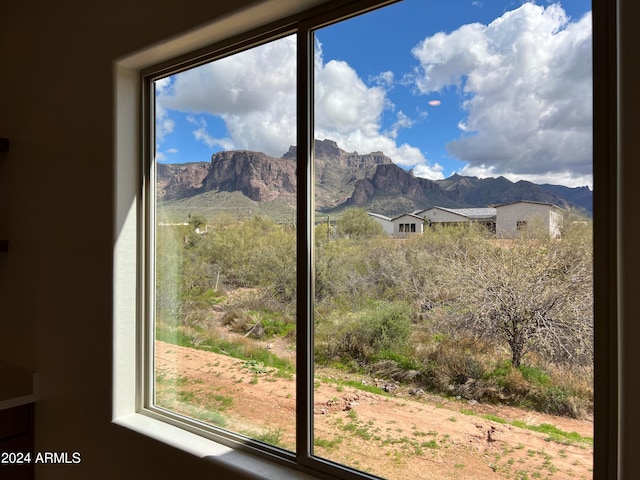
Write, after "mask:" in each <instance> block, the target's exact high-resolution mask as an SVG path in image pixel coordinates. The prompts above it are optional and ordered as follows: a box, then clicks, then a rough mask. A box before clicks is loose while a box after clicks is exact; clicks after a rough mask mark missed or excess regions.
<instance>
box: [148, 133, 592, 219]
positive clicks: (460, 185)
mask: <svg viewBox="0 0 640 480" xmlns="http://www.w3.org/2000/svg"><path fill="white" fill-rule="evenodd" d="M296 153H297V152H296V148H295V147H291V148H290V149H289V151H288V152H287V153H285V154H284V155H283V156H282V157H281V158H276V157H271V156H269V155H266V154H264V153H260V152H251V151H228V152H218V153H216V154H214V155H213V156H212V157H211V162H210V163H204V162H202V163H188V164H170V165H168V164H159V165H158V170H157V189H156V192H157V196H158V200H159V202H160V203H170V204H174V205H180V204H184V205H187V204H188V205H190V206H191V208H194V207H195V206H197V205H198V204H199V203H203V205H205V203H206V206H207V208H215V205H216V202H218V199H219V198H223V196H222V195H217V194H218V193H219V194H222V193H223V192H226V193H228V192H239V193H241V194H242V195H243V196H245V197H246V198H247V199H249V200H251V201H252V202H258V203H264V202H274V201H277V203H278V204H279V205H289V206H290V207H295V202H296V200H295V194H296V183H297V179H296ZM315 176H316V185H315V201H316V209H317V210H318V211H321V212H322V211H325V212H332V211H339V210H342V209H344V208H347V207H351V206H358V207H362V208H365V209H367V210H370V211H375V212H378V213H383V214H386V215H396V214H399V213H405V212H408V211H412V210H418V209H424V208H429V207H432V206H435V205H437V206H442V207H457V208H462V207H486V206H489V205H497V204H501V203H511V202H515V201H519V200H530V201H538V202H547V203H553V204H556V205H558V206H561V207H571V208H577V209H581V210H584V211H585V212H586V213H587V214H590V212H591V210H592V192H591V190H590V189H589V188H588V187H579V188H569V187H564V186H559V185H537V184H534V183H531V182H526V181H519V182H515V183H514V182H511V181H509V180H508V179H506V178H504V177H498V178H477V177H465V176H461V175H457V174H456V175H452V176H451V177H449V178H447V179H445V180H435V181H434V180H428V179H425V178H419V177H415V176H414V175H413V172H410V171H409V172H407V171H406V170H404V169H402V168H400V167H398V166H397V165H396V164H394V163H393V161H392V160H391V159H390V158H389V157H387V156H385V155H384V154H383V153H382V152H373V153H369V154H364V155H361V154H358V153H357V152H352V153H349V152H345V151H344V150H342V149H340V148H339V147H338V145H337V144H336V143H335V142H334V141H332V140H316V142H315ZM205 193H207V195H206V196H205V195H203V194H205ZM229 198H230V197H229V196H228V195H226V196H224V199H225V200H224V201H225V202H228V199H229ZM234 198H237V196H236V197H234ZM225 208H228V204H227V205H226V206H225Z"/></svg>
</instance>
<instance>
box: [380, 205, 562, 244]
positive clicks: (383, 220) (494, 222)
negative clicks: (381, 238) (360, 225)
mask: <svg viewBox="0 0 640 480" xmlns="http://www.w3.org/2000/svg"><path fill="white" fill-rule="evenodd" d="M563 212H564V210H563V209H562V208H560V207H558V206H556V205H553V204H552V203H543V202H532V201H527V200H523V201H519V202H513V203H506V204H503V205H498V206H496V207H495V208H494V207H486V208H445V207H431V208H428V209H426V210H417V211H415V212H412V213H404V214H402V215H398V216H396V217H386V216H384V215H380V214H378V213H371V212H368V213H369V216H371V218H373V219H374V220H375V221H377V222H378V223H380V225H382V228H383V229H384V231H385V232H386V233H387V234H389V235H394V236H406V235H407V234H409V233H423V231H424V225H425V224H426V225H427V226H435V225H458V224H461V223H471V222H473V223H477V224H480V225H484V226H486V227H487V228H488V229H489V231H491V232H493V233H495V234H496V236H497V237H498V238H514V237H516V236H518V232H521V231H524V230H526V229H527V228H543V229H545V230H546V231H547V232H549V235H550V236H551V237H552V238H557V237H559V236H560V233H561V229H562V219H563Z"/></svg>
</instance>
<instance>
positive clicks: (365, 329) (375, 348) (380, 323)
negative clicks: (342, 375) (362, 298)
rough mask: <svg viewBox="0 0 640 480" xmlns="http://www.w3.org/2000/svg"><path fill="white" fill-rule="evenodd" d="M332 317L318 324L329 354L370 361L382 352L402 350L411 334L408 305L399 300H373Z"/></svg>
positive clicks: (336, 313)
mask: <svg viewBox="0 0 640 480" xmlns="http://www.w3.org/2000/svg"><path fill="white" fill-rule="evenodd" d="M333 316H334V318H333V319H332V320H331V321H329V322H323V323H321V324H320V325H321V327H320V336H321V337H322V336H325V337H327V350H328V353H329V355H328V356H329V357H331V356H341V357H351V358H357V359H362V360H372V359H373V358H374V357H375V356H377V355H378V356H379V355H380V353H381V352H383V351H398V350H402V349H404V348H405V347H406V344H407V340H408V339H409V335H410V334H411V318H410V312H409V306H408V305H406V304H404V303H401V302H374V303H372V304H370V305H369V306H367V307H365V308H363V309H362V310H359V311H357V312H354V313H351V314H340V313H339V312H334V315H333ZM323 329H324V331H322V330H323Z"/></svg>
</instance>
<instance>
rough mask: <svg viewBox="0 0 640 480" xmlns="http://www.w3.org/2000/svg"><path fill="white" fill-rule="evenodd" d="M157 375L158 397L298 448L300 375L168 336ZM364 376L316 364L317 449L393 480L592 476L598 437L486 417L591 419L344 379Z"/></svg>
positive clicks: (555, 421) (565, 424) (583, 425)
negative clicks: (374, 389)
mask: <svg viewBox="0 0 640 480" xmlns="http://www.w3.org/2000/svg"><path fill="white" fill-rule="evenodd" d="M270 347H272V348H273V349H274V350H277V351H278V352H279V354H281V355H293V352H291V351H288V350H287V349H286V347H285V346H283V345H270ZM156 374H157V377H158V378H159V380H158V382H157V397H156V403H157V404H159V405H162V406H166V407H167V408H169V409H172V410H174V411H177V412H180V413H185V414H187V415H190V416H193V417H195V418H202V419H205V420H206V421H208V422H210V423H214V424H217V425H219V426H222V427H224V428H227V429H229V430H232V431H235V432H240V433H243V434H246V435H249V436H252V437H254V438H261V439H263V440H264V441H266V442H268V443H277V444H278V445H279V446H282V447H284V448H287V449H293V448H294V445H295V414H296V408H295V378H294V376H290V378H287V377H286V376H282V375H279V374H278V373H277V371H276V370H274V369H265V368H263V367H261V365H259V364H253V363H251V362H245V361H243V360H238V359H235V358H231V357H229V356H226V355H221V354H215V353H211V352H207V351H202V350H195V349H190V348H186V347H180V346H176V345H171V344H167V343H164V342H161V341H158V342H157V343H156ZM357 378H358V377H354V376H353V375H350V376H349V375H348V374H345V373H342V372H336V371H331V370H324V369H320V370H318V371H316V381H315V389H314V433H315V435H314V438H315V442H314V443H315V450H314V453H315V454H316V455H318V456H320V457H324V458H327V459H330V460H333V461H335V462H339V463H342V464H345V465H349V466H351V467H355V468H357V469H361V470H366V471H368V472H371V473H374V474H376V475H379V476H382V477H386V478H389V479H407V478H412V479H438V480H443V479H444V480H446V479H456V480H461V479H478V480H483V479H502V478H510V479H523V480H524V479H535V478H541V479H547V478H550V479H557V480H561V479H584V478H592V477H593V474H592V468H591V466H592V456H593V447H592V446H591V445H588V444H584V443H579V444H577V443H573V444H563V443H558V442H556V441H552V440H549V438H548V435H547V434H545V433H539V432H534V431H531V430H527V429H525V428H518V427H515V426H512V425H509V424H508V423H502V422H496V421H493V420H489V419H487V418H486V416H491V415H493V416H494V417H492V418H499V419H503V420H505V421H506V422H513V421H521V422H524V423H525V424H527V425H541V424H551V425H554V426H556V427H557V428H558V429H560V430H562V431H564V432H577V433H579V434H580V435H582V436H589V437H592V436H593V424H592V422H591V421H589V420H574V419H568V418H562V417H554V416H549V415H543V414H539V413H536V412H531V411H526V410H520V409H517V408H511V407H498V406H494V405H484V404H479V403H477V402H467V401H464V400H460V399H445V398H443V397H439V396H433V395H429V394H425V393H424V392H421V391H417V392H416V391H410V389H409V388H395V387H396V386H395V385H389V386H388V387H389V390H390V392H389V394H388V395H379V394H374V393H368V392H365V391H362V390H360V389H355V388H352V387H346V386H344V382H343V383H340V382H339V381H340V380H354V379H355V380H357ZM359 378H360V380H365V379H363V378H362V377H359ZM365 381H366V380H365ZM368 381H369V382H375V380H368ZM379 386H384V385H379ZM212 412H214V413H215V414H214V413H212Z"/></svg>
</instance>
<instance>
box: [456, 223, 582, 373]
mask: <svg viewBox="0 0 640 480" xmlns="http://www.w3.org/2000/svg"><path fill="white" fill-rule="evenodd" d="M579 233H580V235H577V236H576V237H575V238H573V237H567V238H563V239H561V240H549V239H547V240H540V239H519V240H514V241H513V242H511V243H509V244H507V245H505V244H497V243H495V242H494V243H493V244H491V242H487V244H486V246H485V247H483V248H480V249H478V248H476V249H474V250H473V251H468V250H467V251H464V252H460V253H459V254H458V255H457V256H453V257H449V258H448V259H447V260H448V261H449V262H450V264H449V272H450V275H449V278H450V281H451V282H452V287H455V288H456V290H457V293H458V295H459V307H460V308H459V309H458V313H459V316H458V319H457V321H458V327H460V328H464V329H465V330H466V331H468V332H471V333H473V334H475V335H477V336H479V337H485V338H490V339H493V340H499V341H503V342H505V343H506V344H507V345H508V347H509V349H510V351H511V363H512V365H513V366H514V367H519V366H520V363H521V361H522V358H523V357H524V355H525V354H526V353H527V352H529V351H535V352H537V353H539V354H541V355H543V356H544V357H545V358H547V359H549V360H550V361H553V362H555V363H565V362H574V363H576V362H577V363H580V364H588V363H591V362H592V360H593V356H592V355H593V292H592V257H591V243H590V235H589V234H588V233H587V232H586V231H583V232H579ZM460 319H462V321H460Z"/></svg>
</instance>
